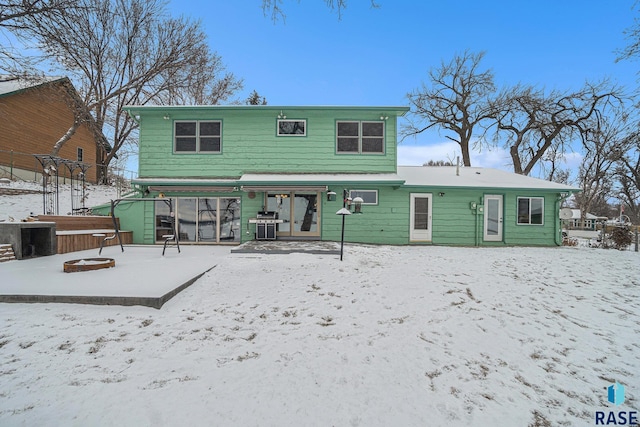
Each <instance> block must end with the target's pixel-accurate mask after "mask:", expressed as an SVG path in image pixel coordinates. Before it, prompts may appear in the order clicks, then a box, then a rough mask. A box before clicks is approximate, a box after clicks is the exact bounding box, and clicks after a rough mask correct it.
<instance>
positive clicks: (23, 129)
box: [0, 76, 109, 183]
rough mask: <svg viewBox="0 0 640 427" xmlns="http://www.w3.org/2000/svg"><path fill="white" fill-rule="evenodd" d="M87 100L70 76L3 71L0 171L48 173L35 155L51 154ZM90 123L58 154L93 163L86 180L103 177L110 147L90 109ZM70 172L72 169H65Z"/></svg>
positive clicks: (63, 171)
mask: <svg viewBox="0 0 640 427" xmlns="http://www.w3.org/2000/svg"><path fill="white" fill-rule="evenodd" d="M83 108H84V104H83V103H82V100H81V99H80V97H79V95H78V93H77V92H76V90H75V88H74V87H73V85H72V84H71V81H69V79H68V78H66V77H62V78H47V79H44V81H42V80H38V81H36V80H34V81H31V80H24V79H19V78H12V77H8V76H0V121H1V123H2V126H1V127H0V175H2V176H5V177H7V176H9V175H10V174H11V175H13V176H18V177H21V178H23V179H33V178H34V177H37V176H39V175H38V174H39V173H40V172H42V166H41V164H40V162H39V161H38V159H36V158H35V157H34V154H36V155H40V154H50V153H51V151H52V149H53V146H54V144H55V143H56V141H58V140H59V139H60V138H61V137H62V136H63V135H64V134H65V133H66V132H67V131H68V130H69V128H70V127H71V126H72V124H73V123H74V118H75V117H76V115H75V114H74V112H75V111H77V110H78V109H80V110H81V109H83ZM83 114H84V117H85V119H86V122H85V123H83V124H82V125H81V126H80V127H79V128H78V129H77V131H76V132H75V134H74V135H73V136H72V137H71V138H70V139H69V141H67V142H66V143H65V145H64V146H63V147H62V149H61V150H60V152H59V153H58V155H57V157H59V158H61V159H66V160H71V161H79V162H83V163H86V164H88V165H91V167H90V168H89V169H87V172H86V174H85V175H86V177H85V179H86V180H87V181H88V182H94V183H95V182H97V181H98V177H99V174H100V170H99V169H100V166H99V165H100V164H102V162H103V160H104V158H105V157H106V152H107V150H108V148H109V144H108V143H107V141H106V139H105V137H104V135H103V134H102V132H100V130H99V129H98V128H97V126H96V124H95V122H94V121H93V118H92V117H91V115H90V114H89V113H88V112H83ZM58 173H59V175H60V176H61V177H69V176H70V172H69V171H68V170H67V168H65V167H62V168H59V170H58Z"/></svg>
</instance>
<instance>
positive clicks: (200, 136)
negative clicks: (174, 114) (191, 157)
mask: <svg viewBox="0 0 640 427" xmlns="http://www.w3.org/2000/svg"><path fill="white" fill-rule="evenodd" d="M174 126H175V132H174V136H175V141H174V149H175V152H176V153H220V151H221V148H222V122H220V121H213V120H207V121H204V120H199V121H176V122H175V125H174Z"/></svg>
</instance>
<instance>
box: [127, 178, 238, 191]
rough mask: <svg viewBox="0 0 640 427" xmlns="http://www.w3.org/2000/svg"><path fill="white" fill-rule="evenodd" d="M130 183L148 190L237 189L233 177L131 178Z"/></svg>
mask: <svg viewBox="0 0 640 427" xmlns="http://www.w3.org/2000/svg"><path fill="white" fill-rule="evenodd" d="M131 183H132V184H134V185H140V186H144V187H146V188H147V189H148V190H149V191H159V192H181V193H196V192H215V193H232V192H234V191H238V186H237V183H236V180H235V179H188V178H176V179H170V178H138V179H134V180H132V181H131Z"/></svg>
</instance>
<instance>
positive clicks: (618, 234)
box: [609, 225, 633, 250]
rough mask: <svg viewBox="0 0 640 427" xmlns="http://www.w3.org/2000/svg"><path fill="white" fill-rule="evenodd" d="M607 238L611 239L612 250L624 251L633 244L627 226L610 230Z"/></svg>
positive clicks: (631, 235) (631, 234)
mask: <svg viewBox="0 0 640 427" xmlns="http://www.w3.org/2000/svg"><path fill="white" fill-rule="evenodd" d="M609 238H610V239H611V242H612V243H613V247H614V248H616V249H618V250H624V249H626V248H627V247H629V245H631V243H632V242H633V233H632V232H631V229H630V228H629V226H626V225H620V226H616V227H614V228H613V230H611V233H610V234H609Z"/></svg>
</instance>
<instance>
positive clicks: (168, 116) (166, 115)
mask: <svg viewBox="0 0 640 427" xmlns="http://www.w3.org/2000/svg"><path fill="white" fill-rule="evenodd" d="M163 119H165V120H169V119H171V116H170V115H168V114H165V115H164V117H163Z"/></svg>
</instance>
